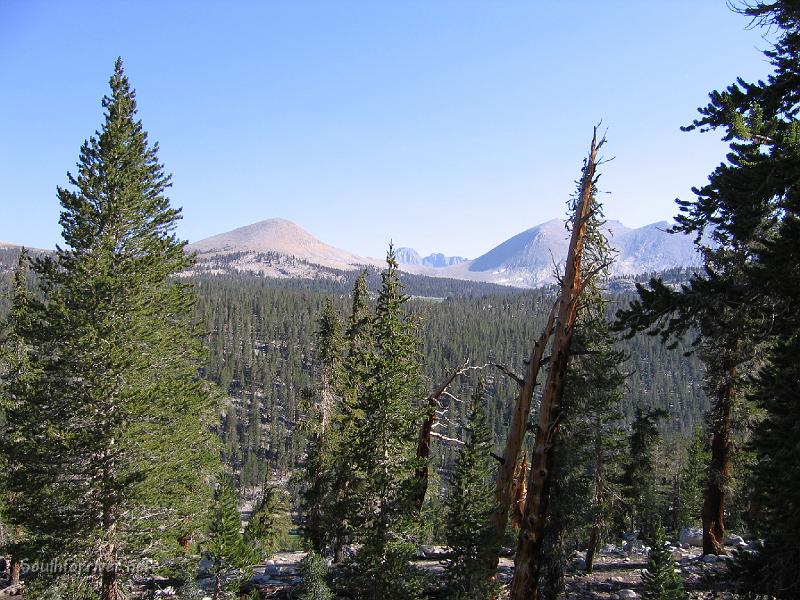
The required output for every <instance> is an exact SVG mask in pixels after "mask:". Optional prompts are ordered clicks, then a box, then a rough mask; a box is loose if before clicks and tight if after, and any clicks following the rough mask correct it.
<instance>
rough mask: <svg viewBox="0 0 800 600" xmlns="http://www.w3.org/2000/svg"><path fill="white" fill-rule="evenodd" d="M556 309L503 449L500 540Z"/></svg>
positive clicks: (498, 486) (497, 521)
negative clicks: (534, 391)
mask: <svg viewBox="0 0 800 600" xmlns="http://www.w3.org/2000/svg"><path fill="white" fill-rule="evenodd" d="M556 306H557V305H555V304H554V305H553V308H552V309H551V310H550V316H549V317H548V319H547V324H546V325H545V327H544V330H543V331H542V334H541V335H540V336H539V339H538V340H536V342H535V343H534V344H533V349H532V350H531V357H530V360H529V361H528V369H527V371H526V373H525V379H524V381H523V383H522V386H520V389H519V394H518V396H517V401H516V404H515V405H514V412H513V413H512V414H511V424H510V425H509V429H508V437H507V438H506V445H505V449H504V450H503V462H502V463H500V468H499V469H498V471H497V481H496V483H495V500H496V502H497V509H496V511H495V513H494V517H493V519H492V521H493V526H494V530H495V536H496V538H497V539H502V537H503V535H505V532H506V526H507V525H508V513H509V511H510V510H511V503H512V502H513V500H514V472H515V471H516V468H517V460H519V452H520V450H521V448H522V444H523V442H524V441H525V432H526V431H527V429H528V418H529V417H530V414H531V402H532V400H533V390H534V388H535V387H536V379H537V378H538V376H539V368H540V367H541V365H542V358H543V357H544V351H545V348H547V342H548V340H549V339H550V335H551V334H552V332H553V326H554V322H555V318H556ZM490 558H491V560H492V564H491V565H490V566H491V567H493V568H497V564H498V562H499V560H500V557H499V555H497V554H494V555H493V556H492V557H490Z"/></svg>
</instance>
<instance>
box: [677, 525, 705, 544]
mask: <svg viewBox="0 0 800 600" xmlns="http://www.w3.org/2000/svg"><path fill="white" fill-rule="evenodd" d="M678 541H679V542H680V543H681V546H683V545H684V544H686V545H687V546H695V547H697V548H702V547H703V530H702V529H699V528H697V527H681V533H680V536H679V538H678Z"/></svg>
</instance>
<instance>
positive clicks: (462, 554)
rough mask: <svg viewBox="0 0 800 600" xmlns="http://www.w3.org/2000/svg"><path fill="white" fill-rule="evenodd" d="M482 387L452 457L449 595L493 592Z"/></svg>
mask: <svg viewBox="0 0 800 600" xmlns="http://www.w3.org/2000/svg"><path fill="white" fill-rule="evenodd" d="M484 394H485V387H484V383H483V381H482V380H479V381H478V382H477V384H476V385H475V390H474V392H473V394H472V406H471V409H470V417H469V433H468V436H467V439H466V440H465V442H464V446H463V447H462V448H461V450H460V452H459V454H458V459H457V461H456V470H455V476H454V479H453V483H452V485H451V486H450V493H449V496H448V498H447V504H446V506H447V517H446V530H445V531H446V535H447V545H448V546H450V548H451V550H452V554H453V556H452V558H451V560H450V563H449V564H448V566H447V568H446V571H445V574H446V577H447V589H448V596H449V597H450V598H453V599H454V600H465V599H469V600H480V599H485V600H488V599H489V598H492V596H493V594H494V593H495V592H496V585H495V583H494V581H493V576H494V570H493V569H492V570H490V569H489V568H488V566H487V559H486V557H487V555H493V554H496V553H497V549H496V548H497V546H498V545H499V540H498V539H497V536H496V535H495V531H494V526H493V524H492V522H491V518H492V515H493V514H494V512H495V510H496V502H495V497H494V486H493V485H492V482H491V475H492V472H493V471H494V469H495V466H494V464H493V459H492V457H491V451H492V446H493V444H492V436H491V432H490V431H489V428H488V426H487V423H486V407H485V404H484V403H485V400H484Z"/></svg>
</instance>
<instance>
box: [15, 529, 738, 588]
mask: <svg viewBox="0 0 800 600" xmlns="http://www.w3.org/2000/svg"><path fill="white" fill-rule="evenodd" d="M690 541H695V540H690ZM731 541H732V542H733V544H734V546H731V547H729V550H730V551H733V550H735V549H736V546H737V545H738V546H739V547H742V544H743V542H741V538H738V540H737V539H736V538H733V539H732V540H731ZM737 542H738V543H737ZM671 547H672V551H673V556H674V558H675V562H676V568H677V570H678V571H679V572H680V574H681V577H682V578H683V581H684V584H685V587H686V590H687V591H688V592H689V593H690V597H691V598H693V599H698V600H699V599H701V598H702V599H706V598H708V599H710V598H719V597H720V594H721V593H724V592H729V591H731V590H730V584H729V583H728V579H727V578H726V576H725V575H726V567H727V561H728V560H730V556H728V557H717V556H705V557H703V556H702V555H701V551H700V548H698V547H696V546H693V545H690V544H689V543H684V544H681V545H679V544H677V543H676V544H674V545H672V546H671ZM647 551H648V548H646V547H643V546H641V545H640V544H638V545H637V543H636V542H629V543H628V544H626V545H625V546H613V545H607V546H605V547H604V548H603V549H602V551H601V552H599V553H598V555H597V556H596V558H595V565H594V570H593V572H592V574H590V575H587V574H586V573H585V563H584V558H585V557H584V555H583V554H581V553H577V554H576V555H575V559H574V561H573V563H572V565H571V567H570V569H569V571H568V573H567V576H566V594H565V598H574V599H581V600H634V599H636V598H641V597H642V583H641V574H642V570H643V569H645V568H646V567H647ZM304 556H305V553H304V552H279V553H277V554H275V555H274V556H273V557H272V558H271V559H270V560H268V561H266V562H265V563H263V564H262V565H259V566H258V567H257V568H256V569H255V571H254V574H253V578H252V579H251V581H250V583H249V586H248V587H249V588H250V589H253V588H256V589H258V590H259V592H260V593H261V597H262V598H271V599H280V598H286V599H289V598H291V597H292V596H293V592H294V591H296V588H297V586H298V585H299V584H300V583H301V581H302V580H301V578H300V577H299V573H298V571H299V565H300V561H301V560H302V559H303V557H304ZM445 560H446V549H445V548H442V547H436V546H426V547H422V548H421V549H420V553H419V555H418V561H417V565H418V566H419V568H421V569H423V570H425V571H426V572H428V573H429V574H431V575H432V577H431V580H432V581H433V582H434V584H433V587H431V589H430V590H429V592H430V595H431V596H432V597H439V596H443V592H444V591H445V590H444V589H443V588H442V586H441V583H442V579H443V578H442V574H443V572H444V565H445ZM513 567H514V561H513V558H511V557H509V556H504V557H503V558H501V559H500V565H499V569H498V579H499V580H500V582H501V583H502V584H503V586H504V595H506V594H507V588H508V584H509V583H510V582H511V577H512V575H513ZM199 583H200V586H201V588H203V589H205V590H207V591H208V592H209V593H210V591H211V589H213V580H212V579H209V578H205V579H201V580H200V582H199ZM2 587H3V586H2V581H0V588H2ZM171 592H172V590H171V589H170V588H169V587H166V588H165V589H163V590H162V591H161V592H160V593H157V594H156V597H164V598H166V597H170V596H171V595H172V593H171ZM21 594H22V590H21V589H13V588H6V589H0V599H5V598H9V599H12V598H20V597H21ZM209 598H210V594H209Z"/></svg>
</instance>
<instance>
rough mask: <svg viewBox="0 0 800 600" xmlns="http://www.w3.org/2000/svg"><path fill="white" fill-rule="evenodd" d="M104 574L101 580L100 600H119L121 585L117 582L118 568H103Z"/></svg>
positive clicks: (106, 566)
mask: <svg viewBox="0 0 800 600" xmlns="http://www.w3.org/2000/svg"><path fill="white" fill-rule="evenodd" d="M101 568H102V569H103V573H102V575H101V580H100V600H117V598H118V597H119V585H118V583H119V582H118V581H117V571H116V568H114V567H113V566H110V567H109V565H103V566H102V567H101Z"/></svg>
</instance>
